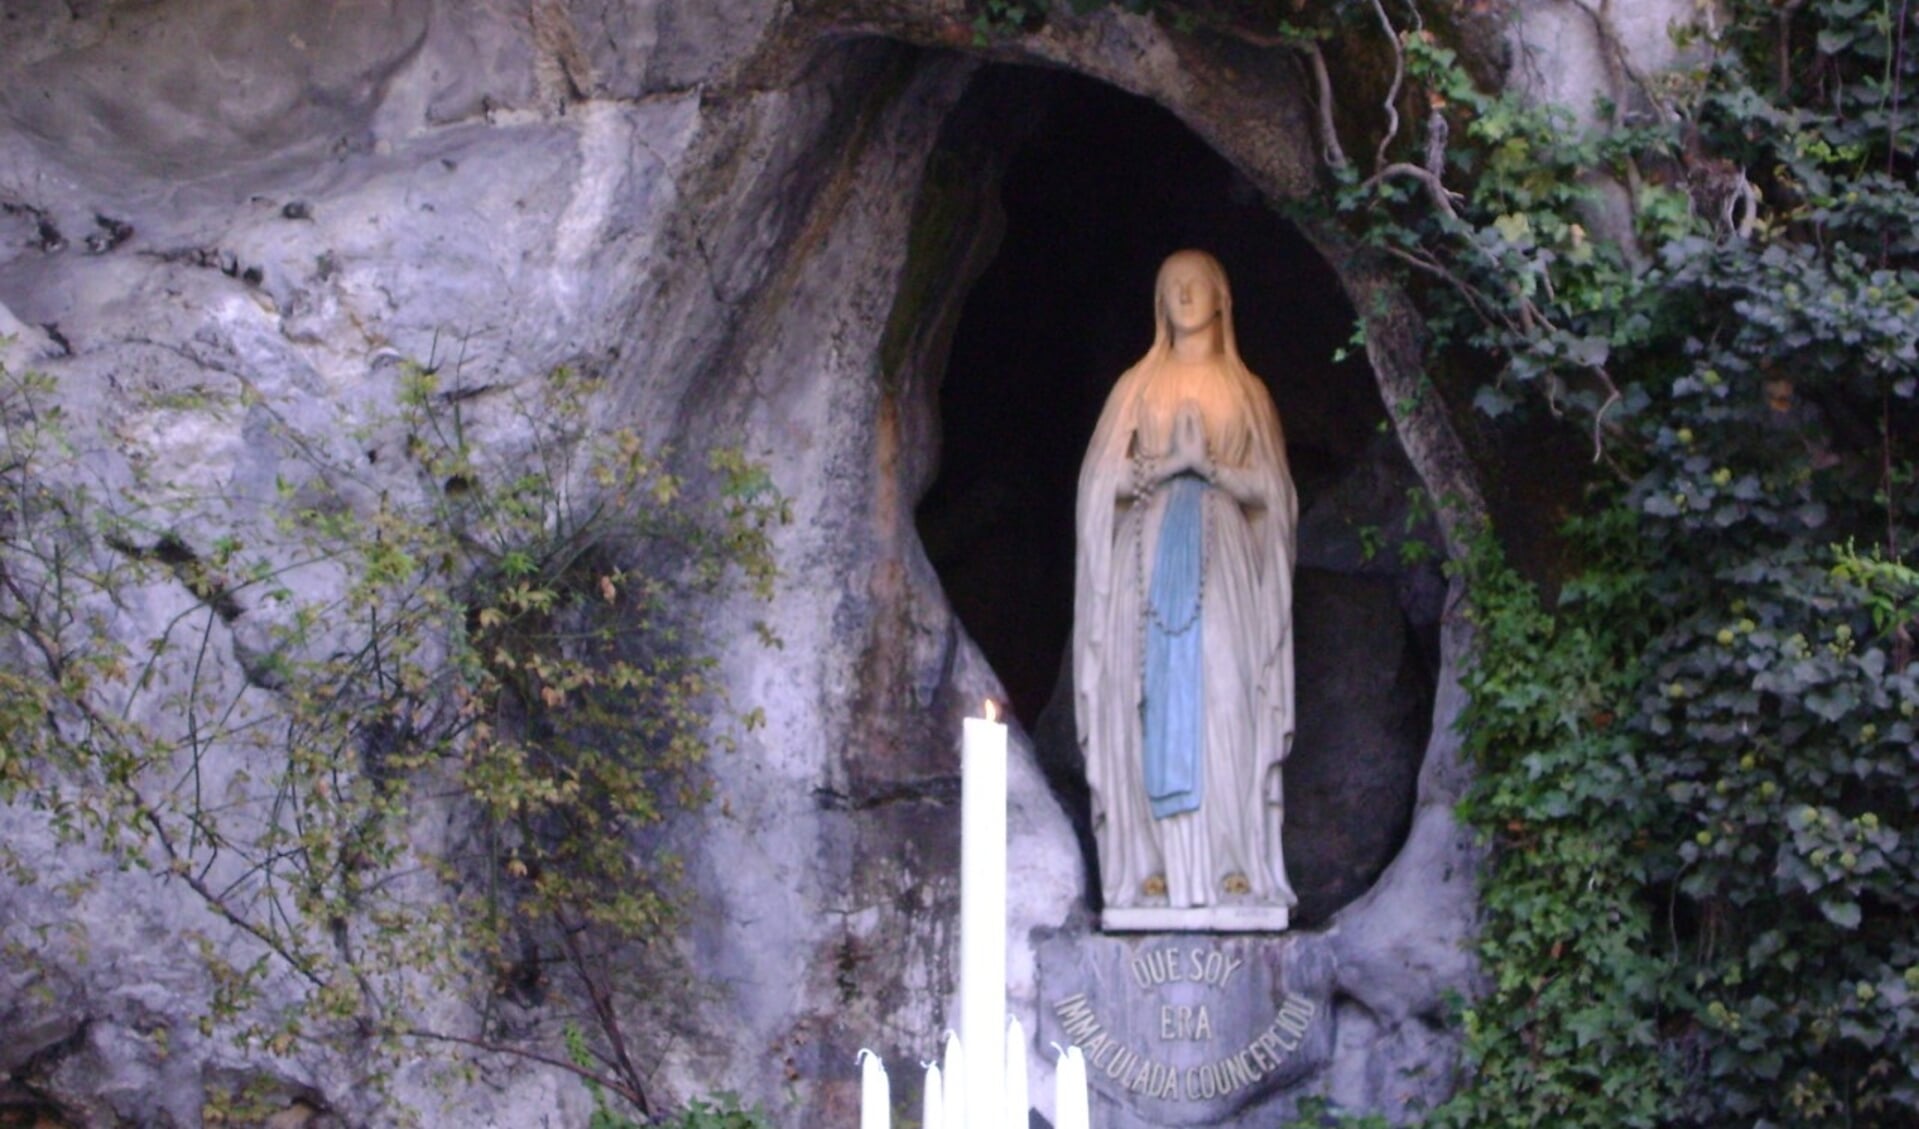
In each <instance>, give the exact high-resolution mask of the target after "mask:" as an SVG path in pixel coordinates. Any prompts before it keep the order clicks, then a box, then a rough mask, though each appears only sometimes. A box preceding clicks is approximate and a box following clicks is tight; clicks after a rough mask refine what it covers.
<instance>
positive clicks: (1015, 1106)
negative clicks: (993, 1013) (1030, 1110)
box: [1006, 1015, 1030, 1129]
mask: <svg viewBox="0 0 1919 1129" xmlns="http://www.w3.org/2000/svg"><path fill="white" fill-rule="evenodd" d="M1028 1124H1030V1122H1029V1121H1028V1120H1027V1117H1026V1028H1025V1027H1023V1026H1021V1025H1020V1021H1019V1016H1017V1015H1015V1016H1011V1017H1009V1018H1008V1019H1007V1020H1006V1129H1026V1127H1027V1125H1028Z"/></svg>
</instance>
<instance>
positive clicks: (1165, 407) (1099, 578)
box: [1073, 251, 1299, 930]
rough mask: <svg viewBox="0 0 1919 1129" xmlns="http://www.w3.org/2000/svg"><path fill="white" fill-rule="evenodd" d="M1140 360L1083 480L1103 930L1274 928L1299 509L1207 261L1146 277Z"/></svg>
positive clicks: (1191, 256) (1216, 273)
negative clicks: (1152, 281)
mask: <svg viewBox="0 0 1919 1129" xmlns="http://www.w3.org/2000/svg"><path fill="white" fill-rule="evenodd" d="M1153 315H1154V332H1153V346H1152V348H1151V349H1149V350H1148V351H1147V353H1146V355H1145V356H1144V357H1142V358H1141V359H1140V361H1139V363H1138V364H1135V365H1134V366H1133V367H1132V368H1130V369H1128V370H1127V371H1126V373H1125V374H1124V375H1123V376H1121V377H1120V378H1119V383H1118V384H1117V385H1116V386H1114V388H1113V391H1112V394H1111V395H1110V396H1109V397H1108V398H1107V400H1106V407H1105V410H1104V411H1102V412H1101V413H1100V417H1099V425H1098V427H1097V429H1096V430H1095V431H1094V433H1093V441H1092V445H1091V446H1090V447H1089V448H1088V449H1087V452H1086V461H1085V463H1084V464H1083V466H1082V467H1081V469H1080V477H1079V504H1078V516H1077V533H1078V543H1079V549H1078V567H1077V573H1076V577H1075V590H1074V601H1073V681H1074V706H1075V716H1076V718H1077V720H1078V723H1079V739H1080V744H1081V748H1082V751H1083V752H1084V753H1085V757H1086V775H1087V780H1088V782H1089V783H1090V784H1091V786H1092V799H1093V832H1094V837H1095V839H1096V840H1097V842H1098V845H1099V860H1100V872H1101V886H1102V890H1103V893H1104V895H1105V902H1106V911H1105V915H1104V917H1103V918H1102V924H1103V925H1104V926H1105V927H1106V928H1108V929H1213V930H1238V929H1246V930H1261V929H1283V928H1285V927H1286V923H1287V910H1288V908H1289V907H1291V906H1292V905H1293V903H1294V901H1295V900H1296V899H1295V897H1294V895H1293V891H1292V887H1291V886H1290V885H1289V884H1288V883H1287V881H1286V869H1285V864H1284V861H1283V860H1282V859H1281V857H1280V823H1281V818H1282V814H1283V796H1282V793H1281V783H1280V763H1281V762H1282V761H1284V760H1285V759H1286V754H1287V752H1288V750H1289V748H1290V747H1291V744H1292V737H1293V642H1292V640H1293V629H1292V586H1293V558H1294V528H1295V525H1296V524H1297V519H1298V511H1299V505H1298V500H1297V497H1296V496H1295V494H1294V491H1293V482H1292V477H1291V475H1290V474H1289V473H1288V471H1287V467H1286V448H1285V442H1284V439H1283V437H1282V435H1281V433H1280V426H1279V415H1278V413H1277V412H1275V411H1274V410H1273V402H1272V397H1271V396H1270V395H1269V394H1268V393H1267V391H1266V388H1265V386H1264V385H1263V384H1261V383H1260V381H1259V378H1258V377H1255V376H1254V375H1253V374H1252V373H1250V372H1248V371H1247V370H1246V365H1245V363H1244V362H1242V361H1241V360H1240V359H1239V348H1238V345H1237V344H1236V342H1235V341H1234V338H1233V318H1232V296H1231V293H1230V291H1229V290H1228V288H1227V284H1226V275H1225V272H1224V271H1223V270H1221V269H1220V265H1219V262H1218V260H1216V259H1214V258H1213V257H1212V256H1211V255H1208V254H1205V253H1204V252H1200V251H1181V252H1179V253H1178V254H1175V255H1173V256H1172V257H1171V258H1168V259H1167V260H1166V262H1165V265H1163V266H1162V267H1160V271H1159V281H1158V284H1157V286H1156V288H1155V290H1154V303H1153Z"/></svg>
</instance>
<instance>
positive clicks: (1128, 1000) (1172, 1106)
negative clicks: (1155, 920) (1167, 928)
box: [1039, 933, 1333, 1125]
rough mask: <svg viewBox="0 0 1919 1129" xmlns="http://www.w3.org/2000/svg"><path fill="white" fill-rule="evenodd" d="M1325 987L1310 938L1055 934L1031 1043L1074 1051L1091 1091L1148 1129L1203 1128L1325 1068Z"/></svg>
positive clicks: (1328, 982) (1329, 974) (1322, 962)
mask: <svg viewBox="0 0 1919 1129" xmlns="http://www.w3.org/2000/svg"><path fill="white" fill-rule="evenodd" d="M1332 987H1333V956H1332V952H1331V949H1330V947H1329V946H1328V945H1327V944H1326V942H1325V940H1324V939H1323V938H1321V937H1319V936H1317V935H1313V934H1294V935H1289V936H1285V937H1260V936H1243V937H1221V936H1217V935H1213V934H1203V933H1163V934H1158V935H1153V936H1114V935H1110V934H1099V933H1091V934H1078V933H1059V934H1056V935H1054V936H1052V937H1050V938H1048V939H1046V940H1045V941H1043V942H1042V943H1041V944H1040V947H1039V989H1040V1031H1039V1035H1040V1043H1041V1045H1044V1044H1045V1043H1046V1042H1047V1041H1049V1040H1050V1041H1055V1042H1058V1043H1060V1044H1061V1045H1062V1046H1063V1045H1065V1044H1067V1043H1069V1042H1071V1043H1077V1044H1079V1047H1080V1049H1081V1050H1082V1051H1084V1052H1085V1054H1086V1072H1087V1076H1088V1078H1089V1080H1090V1081H1091V1083H1092V1087H1093V1091H1094V1093H1095V1094H1097V1095H1102V1096H1104V1097H1105V1098H1107V1099H1110V1100H1112V1101H1115V1102H1118V1103H1120V1104H1122V1105H1124V1106H1126V1107H1128V1108H1129V1109H1130V1110H1132V1111H1133V1112H1134V1113H1135V1114H1137V1115H1138V1116H1139V1118H1140V1119H1141V1120H1143V1121H1144V1122H1146V1123H1148V1124H1155V1125H1208V1124H1214V1123H1218V1122H1221V1121H1225V1120H1227V1119H1228V1118H1231V1117H1232V1116H1233V1115H1234V1114H1236V1113H1238V1112H1239V1111H1241V1110H1243V1109H1245V1108H1247V1107H1248V1106H1250V1105H1253V1104H1255V1103H1256V1102H1258V1101H1260V1100H1262V1099H1264V1098H1267V1097H1269V1096H1271V1095H1273V1094H1275V1093H1277V1092H1278V1091H1280V1090H1282V1089H1284V1088H1286V1087H1288V1086H1291V1085H1294V1084H1296V1083H1298V1082H1300V1081H1302V1080H1304V1079H1305V1078H1307V1077H1309V1076H1311V1075H1312V1074H1313V1073H1315V1072H1316V1071H1318V1070H1320V1069H1322V1068H1324V1067H1325V1066H1326V1065H1327V1063H1329V1062H1330V1061H1331V1059H1332V1053H1333V1017H1332ZM1097 1120H1098V1117H1097V1115H1096V1116H1095V1121H1097Z"/></svg>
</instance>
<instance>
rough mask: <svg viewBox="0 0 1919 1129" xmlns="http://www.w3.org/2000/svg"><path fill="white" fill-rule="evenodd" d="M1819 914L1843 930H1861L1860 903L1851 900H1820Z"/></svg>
mask: <svg viewBox="0 0 1919 1129" xmlns="http://www.w3.org/2000/svg"><path fill="white" fill-rule="evenodd" d="M1819 912H1820V913H1822V914H1825V915H1826V920H1827V921H1830V922H1832V923H1833V924H1834V925H1837V926H1838V927H1839V928H1841V929H1857V928H1859V917H1860V915H1859V903H1858V902H1855V901H1853V900H1852V899H1850V898H1820V899H1819Z"/></svg>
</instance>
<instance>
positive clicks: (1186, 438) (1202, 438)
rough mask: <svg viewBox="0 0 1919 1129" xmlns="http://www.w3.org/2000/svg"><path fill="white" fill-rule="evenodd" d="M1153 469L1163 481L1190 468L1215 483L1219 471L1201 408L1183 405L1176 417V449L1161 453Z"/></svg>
mask: <svg viewBox="0 0 1919 1129" xmlns="http://www.w3.org/2000/svg"><path fill="white" fill-rule="evenodd" d="M1153 469H1154V470H1155V471H1156V472H1157V473H1156V474H1155V476H1154V477H1155V478H1157V479H1158V480H1159V481H1160V482H1165V481H1167V480H1168V479H1170V478H1172V477H1173V476H1175V475H1179V474H1184V473H1186V472H1187V471H1192V472H1193V473H1194V474H1197V475H1199V476H1200V477H1201V478H1203V479H1205V480H1206V481H1208V482H1211V481H1213V478H1214V477H1215V476H1216V475H1217V474H1218V473H1219V468H1218V467H1217V466H1215V465H1214V464H1213V459H1212V456H1211V455H1210V454H1208V453H1207V451H1206V424H1205V422H1204V421H1202V420H1201V419H1200V416H1199V409H1198V408H1197V407H1195V406H1194V405H1192V404H1185V405H1182V406H1181V407H1180V409H1179V415H1177V416H1175V417H1174V418H1173V449H1172V450H1171V451H1169V452H1167V453H1166V454H1165V455H1163V456H1161V457H1160V458H1159V460H1158V461H1157V462H1156V464H1155V465H1154V468H1153Z"/></svg>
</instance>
